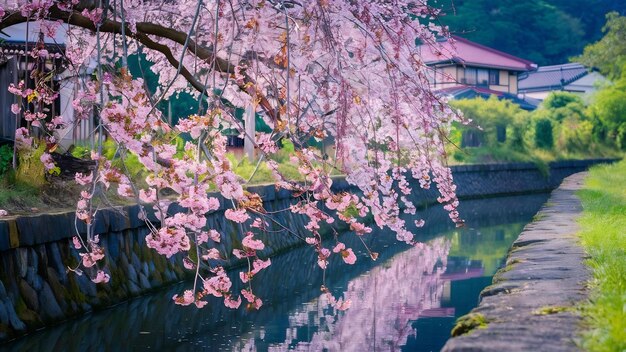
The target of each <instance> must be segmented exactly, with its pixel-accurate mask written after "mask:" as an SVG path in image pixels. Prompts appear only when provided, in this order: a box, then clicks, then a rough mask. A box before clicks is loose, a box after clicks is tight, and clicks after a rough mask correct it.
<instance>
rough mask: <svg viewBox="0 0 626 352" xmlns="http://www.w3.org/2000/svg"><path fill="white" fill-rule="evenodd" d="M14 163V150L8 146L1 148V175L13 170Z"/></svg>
mask: <svg viewBox="0 0 626 352" xmlns="http://www.w3.org/2000/svg"><path fill="white" fill-rule="evenodd" d="M12 162H13V148H12V147H11V146H10V145H8V144H5V145H3V146H0V175H2V174H4V173H6V172H7V171H9V170H11V164H12Z"/></svg>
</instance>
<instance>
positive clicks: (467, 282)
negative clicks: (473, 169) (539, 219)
mask: <svg viewBox="0 0 626 352" xmlns="http://www.w3.org/2000/svg"><path fill="white" fill-rule="evenodd" d="M547 197H548V196H547V195H544V194H541V195H529V196H517V197H500V198H490V199H485V200H471V201H464V202H462V203H461V206H460V211H461V214H462V215H463V218H464V219H465V220H466V223H467V226H466V227H464V228H461V229H455V228H454V227H453V225H452V224H451V223H450V221H448V220H447V219H446V218H447V216H446V214H445V213H444V212H443V211H442V210H441V209H440V207H433V208H431V209H427V210H424V211H422V212H421V213H418V214H417V215H416V218H421V217H423V218H425V219H427V226H426V227H425V228H422V229H420V230H419V232H417V238H418V239H419V240H420V241H422V242H423V245H420V246H416V247H410V246H408V245H406V244H404V243H397V242H396V241H395V238H394V236H393V235H391V234H388V233H382V232H378V233H373V234H370V235H368V236H367V237H366V242H367V245H368V246H369V247H370V248H371V249H372V250H373V251H376V252H378V253H379V254H380V256H379V258H378V260H377V261H375V262H373V261H372V260H370V259H368V257H367V256H366V254H365V251H363V250H359V251H357V249H361V248H363V246H362V245H361V244H360V243H359V239H358V238H357V237H356V236H355V235H354V234H352V233H346V234H343V235H342V238H341V240H342V241H343V242H345V243H346V245H349V246H351V247H353V248H354V249H355V251H356V252H358V253H357V256H358V258H359V259H358V261H357V263H356V264H355V265H352V266H350V265H345V264H343V263H342V262H341V259H339V258H336V257H337V256H332V257H331V261H330V268H331V270H328V271H327V277H326V284H327V286H328V287H329V288H330V289H331V290H332V292H333V294H334V295H335V296H338V297H344V298H346V299H351V300H352V301H353V306H352V308H350V309H349V310H348V311H345V312H337V311H334V310H333V309H332V308H331V307H330V306H329V305H328V304H327V301H326V297H325V296H324V295H321V293H320V290H319V287H320V284H321V283H322V271H321V270H319V267H318V266H317V265H316V256H315V253H314V252H313V251H312V250H311V249H310V248H308V247H302V248H298V249H295V250H292V251H289V252H288V253H285V254H283V255H280V256H277V257H274V258H272V265H271V266H270V267H269V268H268V269H266V270H264V271H261V273H259V274H258V276H257V277H255V282H256V286H255V287H254V290H255V293H256V294H257V295H259V296H260V297H261V298H262V299H263V301H264V305H263V307H262V308H261V310H260V311H253V312H249V311H246V310H245V308H243V307H242V308H240V309H238V310H230V309H227V308H225V307H224V306H223V304H221V303H220V301H219V300H217V299H216V300H214V301H210V303H209V305H207V307H205V308H204V309H202V310H198V309H196V308H194V307H180V306H175V305H174V304H173V303H172V300H171V297H172V296H173V295H174V294H175V293H179V292H181V291H182V290H183V289H185V288H188V287H189V286H190V284H181V285H178V286H177V287H173V288H171V289H166V290H163V291H159V292H156V293H154V294H151V295H149V296H144V297H141V298H137V299H135V300H132V301H130V302H127V303H123V304H121V305H119V306H117V307H115V308H112V309H109V310H106V311H101V312H98V313H94V314H91V315H88V316H85V317H83V318H80V319H77V320H74V321H70V322H67V323H64V324H61V325H59V326H55V327H52V328H49V329H45V330H43V331H40V332H37V333H34V334H31V335H29V336H26V337H24V338H22V339H19V340H17V341H14V342H12V343H10V344H7V345H3V346H0V349H2V350H4V349H6V350H11V351H53V350H55V351H122V350H133V351H141V350H159V351H160V350H164V351H192V350H202V351H284V350H289V349H293V350H300V351H322V350H327V351H400V350H402V351H438V350H439V349H441V347H443V345H444V344H445V342H446V340H447V339H448V337H449V334H450V330H451V328H452V326H453V323H454V321H455V319H456V317H458V316H461V315H463V314H466V313H467V312H468V311H469V310H471V309H472V308H473V307H475V306H476V304H477V303H478V294H479V292H480V291H481V290H482V289H483V288H484V287H485V286H487V285H489V284H490V283H491V278H492V276H493V274H494V273H495V272H496V270H497V269H498V268H499V267H500V266H501V265H502V264H503V262H504V259H505V257H506V253H507V251H508V249H509V247H510V245H511V244H512V243H513V241H514V240H515V238H517V236H518V234H519V233H520V232H521V230H522V228H523V227H524V225H525V224H526V223H527V222H529V221H530V220H531V218H532V216H533V215H534V214H535V213H536V212H537V211H538V210H539V208H540V206H541V205H542V204H543V203H544V202H545V201H546V200H547ZM257 278H258V280H257ZM231 279H232V281H233V283H234V286H233V288H234V291H238V290H239V289H240V287H237V286H239V283H240V280H239V279H238V274H237V270H235V271H233V273H232V276H231ZM242 306H243V305H242Z"/></svg>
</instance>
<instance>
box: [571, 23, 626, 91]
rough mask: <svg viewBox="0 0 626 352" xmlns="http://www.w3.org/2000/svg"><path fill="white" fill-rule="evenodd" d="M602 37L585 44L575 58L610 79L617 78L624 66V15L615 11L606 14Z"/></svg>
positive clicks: (625, 66) (625, 36) (625, 41)
mask: <svg viewBox="0 0 626 352" xmlns="http://www.w3.org/2000/svg"><path fill="white" fill-rule="evenodd" d="M602 30H603V31H604V33H605V34H604V37H603V38H602V39H600V40H599V41H598V42H596V43H593V44H590V45H587V47H585V51H584V52H583V54H582V55H581V56H579V57H577V58H576V59H575V60H577V61H579V62H581V63H583V64H585V65H587V66H589V67H595V68H598V69H599V70H600V72H601V73H602V74H604V75H606V76H607V77H608V78H610V79H619V78H620V77H621V76H622V73H623V72H624V70H625V68H626V17H624V16H620V15H619V14H618V13H617V12H611V13H608V14H607V15H606V25H605V26H604V27H603V29H602Z"/></svg>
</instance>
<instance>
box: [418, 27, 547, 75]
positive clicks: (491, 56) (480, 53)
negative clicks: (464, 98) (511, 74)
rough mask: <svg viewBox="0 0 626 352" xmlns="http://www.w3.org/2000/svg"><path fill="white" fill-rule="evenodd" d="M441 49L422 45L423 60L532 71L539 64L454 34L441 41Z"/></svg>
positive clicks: (427, 62) (435, 62) (431, 63)
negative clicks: (448, 38) (450, 37)
mask: <svg viewBox="0 0 626 352" xmlns="http://www.w3.org/2000/svg"><path fill="white" fill-rule="evenodd" d="M439 44H440V46H441V47H440V48H439V49H440V50H439V51H437V50H435V49H433V48H432V47H431V46H426V45H423V46H422V50H421V54H422V60H423V61H424V62H425V63H426V64H429V65H433V64H437V63H445V62H457V63H460V64H463V65H466V66H476V67H487V68H499V69H505V70H511V71H531V70H534V69H536V68H537V64H535V63H533V62H531V61H528V60H525V59H521V58H519V57H516V56H513V55H510V54H507V53H505V52H502V51H499V50H496V49H493V48H489V47H486V46H484V45H481V44H478V43H474V42H472V41H470V40H467V39H465V38H461V37H458V36H455V35H453V36H452V43H451V41H450V40H445V41H443V42H439Z"/></svg>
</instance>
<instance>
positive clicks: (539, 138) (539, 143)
mask: <svg viewBox="0 0 626 352" xmlns="http://www.w3.org/2000/svg"><path fill="white" fill-rule="evenodd" d="M535 146H536V147H537V148H541V149H552V147H553V146H554V136H553V135H552V121H550V119H547V118H538V119H537V120H535Z"/></svg>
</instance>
